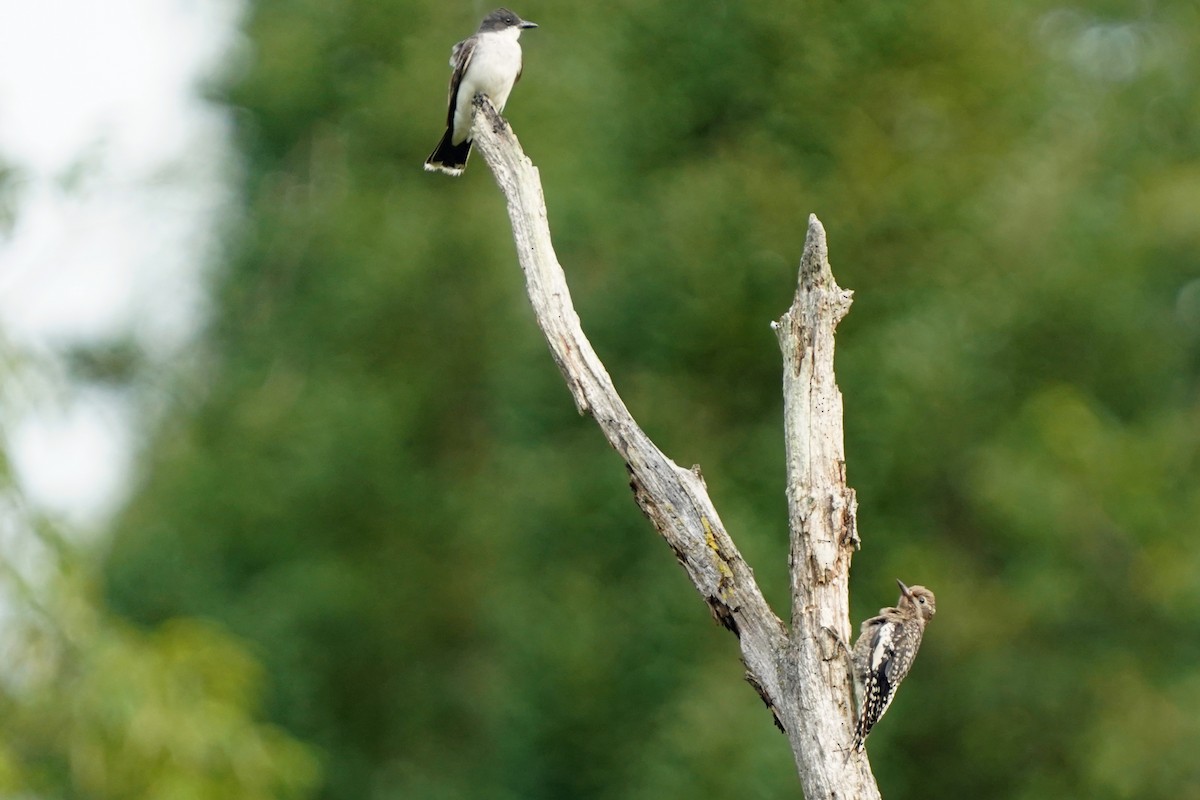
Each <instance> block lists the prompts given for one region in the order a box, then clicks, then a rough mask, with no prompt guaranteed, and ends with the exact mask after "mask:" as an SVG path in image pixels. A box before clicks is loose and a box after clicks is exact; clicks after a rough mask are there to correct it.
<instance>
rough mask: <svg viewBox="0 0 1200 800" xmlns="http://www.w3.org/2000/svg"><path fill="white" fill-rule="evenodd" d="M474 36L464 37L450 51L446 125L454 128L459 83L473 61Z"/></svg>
mask: <svg viewBox="0 0 1200 800" xmlns="http://www.w3.org/2000/svg"><path fill="white" fill-rule="evenodd" d="M475 42H476V39H475V37H474V36H470V37H468V38H466V39H463V40H462V41H461V42H459V43H458V44H456V45H454V49H453V50H451V51H450V68H451V70H452V72H451V73H450V100H449V103H450V107H449V109H448V110H447V111H446V127H447V128H450V129H451V130H453V129H454V108H455V106H457V105H458V85H459V84H460V83H462V78H463V75H466V74H467V65H468V64H470V63H471V56H472V55H474V53H475Z"/></svg>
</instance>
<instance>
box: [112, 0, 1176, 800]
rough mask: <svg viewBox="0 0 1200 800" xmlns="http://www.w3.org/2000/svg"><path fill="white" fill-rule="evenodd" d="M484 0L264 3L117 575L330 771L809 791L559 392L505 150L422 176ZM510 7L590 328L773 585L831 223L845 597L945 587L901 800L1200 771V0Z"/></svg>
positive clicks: (654, 0)
mask: <svg viewBox="0 0 1200 800" xmlns="http://www.w3.org/2000/svg"><path fill="white" fill-rule="evenodd" d="M487 10H489V7H488V6H484V5H480V4H479V3H458V4H456V3H443V2H436V3H435V2H404V1H403V0H382V1H381V0H338V1H335V0H259V1H258V2H256V3H254V4H253V5H252V6H251V8H250V10H249V13H248V16H247V18H246V21H245V35H246V50H245V53H246V58H245V59H244V60H242V61H240V62H239V63H238V66H237V67H236V68H231V69H230V72H229V74H228V75H227V76H224V78H222V79H221V80H220V82H219V87H220V88H219V90H218V94H219V100H220V102H222V103H225V104H226V105H227V106H228V107H229V109H230V110H231V113H232V114H233V115H234V118H235V120H236V125H237V131H238V137H239V143H240V146H241V148H242V150H241V152H242V154H243V162H242V169H243V173H242V174H243V179H242V197H243V198H244V200H243V205H242V209H241V212H242V213H241V215H240V217H239V219H238V220H237V221H236V224H235V225H231V230H230V235H229V243H228V246H227V248H226V251H225V257H224V259H223V260H222V262H221V263H220V264H219V265H218V266H217V268H216V269H215V270H214V271H213V273H212V277H211V285H212V292H213V298H214V316H213V319H212V322H211V326H210V329H209V330H208V331H207V334H206V336H205V340H204V345H203V350H204V358H203V359H202V360H203V367H202V369H200V370H198V371H197V372H196V373H195V374H193V375H191V376H190V380H189V381H188V382H185V384H184V385H182V386H181V387H180V389H179V391H178V400H177V402H176V403H175V406H174V408H173V409H172V410H171V411H170V412H169V413H168V415H167V417H166V419H165V421H164V423H163V424H162V425H161V427H160V429H159V430H158V431H157V433H156V435H155V436H154V437H153V442H152V444H151V445H150V447H149V448H148V449H147V451H146V452H145V454H144V458H143V466H142V476H143V477H142V480H141V484H140V487H139V489H138V491H137V493H136V497H135V499H134V500H133V501H132V502H131V504H130V505H129V507H128V508H127V509H126V511H125V512H124V513H123V515H122V516H121V517H120V519H119V520H118V521H117V523H116V525H115V527H114V532H113V534H114V537H113V542H112V547H111V550H110V552H109V553H108V554H107V556H106V563H105V586H106V595H107V599H108V601H109V602H110V603H111V604H112V605H113V607H114V608H115V609H117V610H118V611H119V612H121V613H122V614H124V615H127V616H128V617H129V618H130V619H131V620H133V621H135V622H136V623H138V624H139V625H141V626H145V628H146V629H147V630H148V631H161V630H164V628H163V627H162V626H167V628H165V629H167V630H169V629H171V628H170V626H172V625H176V626H177V625H180V624H185V623H183V622H181V620H189V619H197V618H198V619H202V620H207V621H208V622H207V623H206V624H208V625H216V626H218V630H223V631H225V632H227V633H229V634H232V635H234V636H236V637H237V639H238V641H240V642H242V643H243V645H244V648H245V650H246V652H247V653H249V655H250V656H252V657H253V658H254V659H256V660H257V661H258V662H259V663H261V665H262V668H263V669H264V670H265V688H266V692H267V699H266V702H267V711H268V715H269V717H270V719H271V720H272V721H273V722H274V723H276V724H278V725H279V726H282V728H283V729H285V730H286V731H287V732H288V733H289V734H290V735H291V736H293V737H295V738H296V739H298V740H300V741H302V742H304V743H307V744H308V745H309V746H310V747H311V749H312V752H313V753H315V754H316V758H317V760H318V762H319V765H320V775H321V778H320V781H321V783H320V787H321V788H319V790H317V792H316V793H317V796H319V797H322V798H329V799H330V800H335V799H336V800H351V798H353V799H355V800H359V799H362V798H380V799H382V798H420V799H421V800H424V799H426V798H428V799H429V800H449V799H450V798H513V799H514V800H515V799H516V798H522V799H523V800H537V799H538V798H635V799H636V798H660V797H714V798H716V797H738V798H775V797H780V798H782V797H795V796H796V795H797V793H798V789H797V784H796V779H795V775H794V768H793V765H792V762H791V757H790V754H789V752H788V748H787V746H786V742H785V740H784V739H783V737H782V736H780V735H779V734H778V732H776V731H775V730H774V728H773V727H772V725H771V722H770V719H769V717H768V715H767V714H766V712H765V711H764V710H763V709H762V707H761V704H760V702H759V701H758V699H757V698H756V697H755V695H754V693H753V691H752V690H750V689H749V687H747V686H746V685H745V684H744V683H743V682H742V679H741V668H740V664H739V663H738V660H737V655H736V646H735V643H734V641H733V640H732V638H731V637H729V636H728V635H727V634H726V633H725V632H724V631H722V630H720V629H718V628H717V627H716V626H714V625H713V624H711V622H710V621H709V619H708V614H707V612H706V611H705V609H704V607H703V605H702V603H700V602H699V601H698V600H697V598H696V597H695V596H694V592H693V591H692V589H691V588H690V586H689V585H688V582H687V581H686V579H685V578H684V577H683V575H682V574H681V573H680V571H679V569H678V568H677V567H676V565H675V564H674V563H673V560H672V558H671V557H670V554H669V551H668V550H667V549H666V548H665V547H664V546H663V545H662V543H661V542H660V541H659V540H658V539H657V538H656V536H655V535H654V533H653V531H652V530H651V529H650V526H649V525H648V524H647V523H646V522H645V520H644V519H642V518H641V517H640V515H639V513H638V512H637V509H636V507H635V506H634V504H633V502H632V500H631V497H630V495H629V491H628V489H627V487H626V486H625V483H626V479H625V476H624V472H623V470H622V468H621V464H620V462H619V460H618V459H617V458H616V457H615V456H614V455H613V454H612V453H611V452H610V451H609V450H608V449H607V448H606V447H605V446H604V444H603V441H602V439H601V438H600V436H599V434H598V433H597V431H596V430H594V426H593V424H592V423H591V421H589V420H586V419H580V418H579V417H578V416H577V415H576V414H575V412H574V409H573V407H572V404H571V402H570V399H569V397H568V395H567V393H566V391H565V390H564V388H563V386H562V385H561V379H560V377H559V375H558V373H557V371H556V370H555V368H554V366H553V364H552V363H551V361H550V359H549V358H548V357H547V354H546V352H545V346H544V344H543V343H542V342H541V341H540V339H539V336H538V333H537V331H536V328H535V326H534V325H533V324H532V320H531V314H530V312H529V310H528V308H527V304H526V300H525V297H524V294H523V286H522V281H521V277H520V273H519V271H518V269H517V267H516V263H515V257H514V253H513V249H512V244H511V239H510V236H509V231H508V223H507V218H506V215H505V213H504V208H503V204H502V201H501V198H500V196H499V193H498V192H497V191H496V189H495V187H494V186H493V184H492V180H491V177H490V175H489V174H488V172H487V170H486V168H485V166H484V165H483V164H482V162H481V161H479V160H478V159H476V161H475V163H473V164H472V166H471V168H470V169H469V170H468V171H467V173H466V175H465V176H464V177H463V178H461V179H458V180H451V179H448V178H444V177H442V176H435V175H428V174H425V173H424V172H422V170H421V168H420V165H421V161H422V160H423V158H424V156H425V155H426V153H427V151H428V150H429V149H430V148H432V146H433V144H434V143H435V142H436V139H437V137H438V135H439V133H440V125H441V122H442V119H443V113H444V112H443V108H444V105H443V104H444V99H445V98H444V92H445V83H446V79H447V76H448V67H447V65H446V59H447V57H448V54H449V47H450V45H451V44H452V43H453V42H454V41H456V40H458V39H459V38H462V37H463V36H465V35H466V34H468V33H469V32H471V30H473V28H474V26H475V25H476V24H477V21H478V18H479V17H481V16H482V14H483V13H484V12H486V11H487ZM516 10H517V11H518V12H519V13H520V14H522V15H523V16H525V17H527V18H530V19H533V20H536V21H537V22H539V23H540V24H541V28H540V29H538V30H536V31H533V32H530V33H528V34H526V35H525V37H524V38H523V42H524V44H525V59H526V71H525V76H524V78H523V79H522V81H521V84H520V85H519V86H518V87H517V89H516V91H515V92H514V96H513V98H512V100H511V101H510V105H509V109H508V117H509V119H510V121H511V122H512V124H513V126H514V128H515V130H516V131H517V134H518V136H520V138H521V140H522V143H523V145H524V146H525V149H526V151H527V152H528V154H529V155H530V156H531V158H532V159H533V160H534V162H535V163H536V164H537V165H538V166H539V167H540V169H541V174H542V179H543V181H544V184H545V189H546V197H547V204H548V207H549V214H550V222H551V226H552V229H553V231H554V235H555V242H556V245H557V248H558V253H559V256H560V259H561V261H562V263H563V264H564V266H565V268H566V270H567V273H568V279H569V280H570V282H571V285H572V290H573V292H574V296H575V300H576V303H577V306H578V309H579V311H580V314H581V317H582V319H583V321H584V325H585V328H586V330H587V331H588V333H589V334H590V336H591V337H592V339H593V342H594V344H595V345H596V347H597V349H598V351H599V352H600V354H601V356H602V358H604V359H605V361H606V364H607V366H608V368H609V370H610V372H611V373H612V375H613V376H614V378H615V380H616V383H617V385H618V387H619V388H620V390H621V391H622V392H623V394H624V396H625V398H626V400H627V401H628V403H629V405H630V406H631V408H632V410H633V412H634V414H635V415H636V416H637V417H638V419H639V420H640V421H641V422H642V423H643V425H644V426H645V427H646V428H647V430H648V431H649V433H650V434H651V435H652V436H653V437H654V438H655V440H656V441H657V442H658V443H659V444H660V445H661V446H662V447H663V448H664V449H665V450H666V451H667V453H668V454H669V455H671V456H672V457H673V458H675V460H677V461H679V462H680V463H685V464H687V463H699V464H701V465H702V466H703V467H704V471H705V476H706V478H707V480H708V484H709V487H710V489H711V491H712V493H713V496H714V499H715V501H716V502H717V505H718V507H719V508H720V510H721V512H722V515H723V518H724V520H725V522H726V524H727V525H728V527H729V529H730V531H731V533H732V534H733V536H734V538H735V540H736V541H737V542H738V543H739V545H740V546H741V547H742V549H743V552H744V553H745V554H746V556H747V557H748V559H749V560H750V562H751V563H752V565H753V566H754V567H755V568H756V571H757V575H758V577H759V580H760V581H761V583H762V584H763V586H764V589H765V591H766V592H767V594H768V597H769V598H770V599H771V600H772V602H773V603H774V604H775V605H776V607H777V608H782V607H784V604H785V593H786V573H785V570H786V567H785V560H786V556H785V553H786V515H785V507H784V486H783V464H782V443H781V424H780V409H781V400H780V389H779V385H780V378H779V369H780V364H779V354H778V350H777V347H776V344H775V340H774V338H773V336H772V334H771V332H770V330H769V328H768V323H769V322H770V321H771V320H772V319H775V318H777V317H778V316H779V315H780V314H781V313H782V312H783V311H784V310H785V309H786V307H787V306H788V304H789V302H790V299H791V294H792V291H793V288H794V282H795V278H796V263H797V260H798V258H799V254H800V249H801V244H802V241H803V234H804V228H805V220H806V215H807V213H808V212H810V211H815V212H817V213H818V214H819V215H820V216H821V218H822V219H823V221H824V223H825V225H826V227H827V229H828V231H829V239H830V246H831V254H832V260H833V264H834V269H835V274H836V275H837V277H838V280H839V282H840V283H841V284H842V285H844V286H847V287H849V288H852V289H854V290H856V301H855V304H854V308H853V310H852V312H851V315H850V316H849V317H848V318H847V319H846V321H845V322H844V323H843V324H842V327H841V330H840V332H839V349H838V370H839V378H840V383H841V387H842V390H843V392H844V394H845V399H846V425H847V454H848V460H849V477H850V480H851V483H852V485H854V486H855V487H856V488H857V490H858V492H859V501H860V517H859V519H860V524H861V529H862V536H863V549H862V551H861V553H860V554H859V555H858V557H857V558H856V561H855V569H854V572H853V579H854V580H853V587H854V595H853V598H852V601H853V609H854V613H855V616H856V618H861V617H864V616H866V615H868V614H870V613H872V612H873V611H874V610H875V609H876V608H878V607H879V606H881V605H884V604H891V602H892V601H894V599H895V590H894V588H893V587H894V583H893V579H894V578H895V577H901V578H903V579H905V580H906V581H909V582H914V583H923V584H925V585H927V586H930V587H931V588H933V589H934V590H935V591H936V592H937V594H938V599H939V608H940V611H941V613H940V614H939V616H938V619H937V620H936V621H935V622H934V624H933V625H932V627H931V628H930V631H929V635H928V637H927V640H926V644H925V646H924V648H923V651H922V657H921V659H920V663H918V665H917V667H916V669H915V671H914V673H913V675H912V677H911V678H910V679H909V681H908V683H907V684H906V686H905V690H904V691H903V692H902V693H901V694H900V696H899V699H898V700H897V701H896V703H895V704H894V705H893V708H892V711H891V713H890V714H889V716H888V717H887V719H886V720H885V721H884V722H883V723H882V724H881V725H880V727H879V728H878V729H877V732H876V733H875V734H874V735H873V736H872V740H871V754H872V760H873V764H874V766H875V769H876V774H877V776H878V778H879V780H880V783H881V787H882V789H883V792H884V794H885V796H887V797H889V798H906V797H907V798H916V797H923V798H924V797H965V796H970V797H976V798H991V797H995V798H1001V797H1002V798H1046V797H1089V798H1197V797H1200V788H1198V787H1200V767H1198V766H1197V761H1196V759H1195V743H1196V742H1197V741H1200V713H1197V712H1198V711H1200V667H1197V664H1200V630H1198V629H1197V623H1196V620H1197V619H1200V579H1198V577H1200V539H1198V538H1197V536H1196V534H1197V529H1196V522H1195V520H1196V519H1197V518H1198V517H1200V425H1198V423H1200V403H1198V402H1197V372H1198V368H1200V347H1198V344H1200V283H1198V282H1197V279H1198V277H1200V256H1198V255H1197V252H1198V250H1197V247H1198V245H1200V90H1198V88H1197V87H1198V86H1200V81H1198V80H1197V79H1198V78H1200V8H1198V7H1197V6H1196V4H1195V3H1194V2H1193V1H1192V0H1174V1H1172V0H1161V1H1159V2H1154V1H1153V0H1147V2H1142V3H1137V4H1128V3H1112V2H1102V1H1101V0H1095V1H1094V2H1090V3H1088V2H1081V3H1077V4H1075V5H1073V6H1072V5H1062V4H1059V3H1050V2H1039V1H1038V0H1016V1H1015V2H1014V0H912V1H911V2H904V3H845V2H833V1H831V0H806V1H805V2H794V1H791V2H783V0H764V1H763V2H757V3H733V2H718V0H688V2H682V0H639V2H636V3H634V2H629V1H628V0H614V2H610V3H595V4H570V5H568V4H561V3H555V4H549V3H541V2H536V0H530V4H529V5H525V6H521V7H519V8H517V9H516ZM186 624H193V623H186ZM185 630H186V629H185ZM204 630H207V628H205V629H204ZM206 635H207V634H206ZM214 635H215V634H214ZM221 635H225V634H221ZM240 658H241V656H238V657H237V658H234V659H233V661H234V662H236V663H241V661H240V660H239V659H240ZM247 668H248V667H247ZM239 669H241V667H239ZM830 746H834V743H830ZM296 763H301V762H300V761H297V762H296ZM302 784H303V781H302V780H301V781H298V783H297V785H302Z"/></svg>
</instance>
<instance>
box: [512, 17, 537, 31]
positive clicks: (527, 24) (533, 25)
mask: <svg viewBox="0 0 1200 800" xmlns="http://www.w3.org/2000/svg"><path fill="white" fill-rule="evenodd" d="M517 27H518V28H521V29H527V28H536V27H537V23H536V22H530V21H529V20H527V19H523V20H521V24H519V25H518V26H517Z"/></svg>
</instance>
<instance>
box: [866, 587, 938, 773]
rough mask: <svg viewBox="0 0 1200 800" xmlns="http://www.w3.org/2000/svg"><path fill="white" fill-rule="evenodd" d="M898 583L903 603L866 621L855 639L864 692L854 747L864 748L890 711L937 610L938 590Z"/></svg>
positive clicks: (883, 610) (881, 611)
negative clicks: (889, 708) (927, 624)
mask: <svg viewBox="0 0 1200 800" xmlns="http://www.w3.org/2000/svg"><path fill="white" fill-rule="evenodd" d="M896 583H898V584H900V602H899V603H897V604H896V607H895V608H881V609H879V614H878V615H877V616H874V617H871V618H870V619H867V620H864V621H863V624H862V628H861V632H860V633H859V635H858V641H856V642H855V643H854V651H853V653H852V657H853V661H854V681H855V689H856V690H857V691H858V697H859V704H858V720H857V723H856V724H855V726H854V749H855V750H857V751H858V752H860V753H861V752H862V750H863V747H864V743H865V742H866V739H867V734H869V733H870V732H871V728H873V727H875V723H876V722H879V719H880V718H881V717H882V716H883V714H884V712H885V711H887V710H888V706H890V705H891V704H892V698H894V697H895V696H896V690H897V689H899V688H900V682H901V681H902V680H904V676H905V675H907V674H908V671H909V670H910V669H912V665H913V661H914V660H915V659H916V657H917V650H918V649H919V648H920V647H921V637H922V636H924V634H925V624H926V623H927V622H929V620H931V619H933V615H934V614H935V613H937V600H936V599H935V598H934V596H933V592H931V591H929V590H928V589H926V588H925V587H924V586H913V587H911V588H910V587H908V586H905V585H904V582H903V581H900V580H897V581H896Z"/></svg>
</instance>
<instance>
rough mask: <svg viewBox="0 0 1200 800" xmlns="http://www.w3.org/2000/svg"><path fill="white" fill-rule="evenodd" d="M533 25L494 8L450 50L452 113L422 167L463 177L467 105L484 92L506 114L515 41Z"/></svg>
mask: <svg viewBox="0 0 1200 800" xmlns="http://www.w3.org/2000/svg"><path fill="white" fill-rule="evenodd" d="M536 27H537V23H535V22H527V21H526V20H523V19H521V18H520V17H518V16H517V15H516V14H514V13H513V12H511V11H509V10H508V9H507V8H497V9H496V10H495V11H493V12H492V13H490V14H488V15H487V16H486V17H484V18H483V22H482V23H480V25H479V30H477V31H475V35H474V36H469V37H467V38H466V39H463V40H462V41H461V42H459V43H458V44H456V45H454V49H453V50H451V51H450V66H451V67H453V68H454V72H453V73H452V74H451V75H450V110H449V111H448V112H447V115H446V133H445V135H444V136H442V140H441V141H440V142H438V146H437V147H435V148H434V150H433V152H432V153H431V154H430V156H429V158H427V159H425V169H427V170H429V171H430V172H445V173H446V174H447V175H461V174H462V171H463V170H464V169H465V168H466V166H467V156H469V155H470V154H471V104H472V102H474V100H475V95H476V94H479V93H483V94H485V95H487V96H488V98H489V99H490V100H491V101H492V105H493V106H495V107H496V110H497V111H503V110H504V102H505V101H506V100H508V93H509V92H511V91H512V88H513V85H515V84H516V82H517V81H518V80H519V79H520V77H521V45H520V43H518V42H517V39H518V38H520V36H521V31H523V30H525V29H526V28H536Z"/></svg>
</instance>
